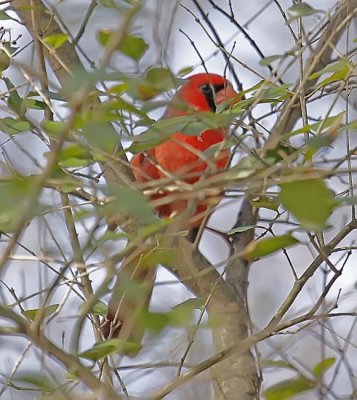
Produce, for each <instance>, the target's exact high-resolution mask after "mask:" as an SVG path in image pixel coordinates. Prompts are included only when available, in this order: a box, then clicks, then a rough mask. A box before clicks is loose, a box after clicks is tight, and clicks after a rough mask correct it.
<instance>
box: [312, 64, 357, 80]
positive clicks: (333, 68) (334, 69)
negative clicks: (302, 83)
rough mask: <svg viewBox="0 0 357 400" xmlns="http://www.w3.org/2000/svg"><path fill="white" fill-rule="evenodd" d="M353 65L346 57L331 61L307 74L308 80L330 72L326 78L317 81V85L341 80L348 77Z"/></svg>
mask: <svg viewBox="0 0 357 400" xmlns="http://www.w3.org/2000/svg"><path fill="white" fill-rule="evenodd" d="M353 69H354V67H353V65H352V63H350V62H349V61H348V60H347V59H341V60H340V61H336V62H333V63H331V64H328V65H326V67H324V68H322V69H321V70H320V71H317V72H315V73H313V74H312V75H310V76H309V80H314V79H317V78H319V77H320V76H321V75H325V74H331V75H330V76H329V77H328V78H326V79H324V80H323V81H322V82H320V83H319V85H318V86H319V87H323V86H326V85H328V84H329V83H331V82H336V81H341V80H345V79H347V78H348V76H349V75H350V74H351V73H352V71H353Z"/></svg>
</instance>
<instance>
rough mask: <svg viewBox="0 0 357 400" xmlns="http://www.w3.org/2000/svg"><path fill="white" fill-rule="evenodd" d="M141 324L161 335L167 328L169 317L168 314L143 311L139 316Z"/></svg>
mask: <svg viewBox="0 0 357 400" xmlns="http://www.w3.org/2000/svg"><path fill="white" fill-rule="evenodd" d="M139 323H140V324H141V325H142V326H143V327H145V328H146V329H149V330H150V331H152V332H156V333H159V332H161V331H162V330H163V329H165V328H166V327H167V325H168V323H169V315H168V313H159V312H152V311H145V312H144V311H142V312H141V313H140V315H139Z"/></svg>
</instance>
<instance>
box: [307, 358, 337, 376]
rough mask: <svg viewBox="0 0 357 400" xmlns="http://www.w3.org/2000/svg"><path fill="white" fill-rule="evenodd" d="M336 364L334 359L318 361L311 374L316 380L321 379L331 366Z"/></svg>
mask: <svg viewBox="0 0 357 400" xmlns="http://www.w3.org/2000/svg"><path fill="white" fill-rule="evenodd" d="M335 362H336V358H335V357H329V358H325V359H324V360H322V361H320V362H319V363H318V364H316V365H315V366H314V368H313V369H312V373H313V374H314V375H315V376H316V378H319V377H321V376H322V375H323V374H324V373H325V372H326V371H327V370H328V369H329V368H331V367H332V365H333V364H334V363H335Z"/></svg>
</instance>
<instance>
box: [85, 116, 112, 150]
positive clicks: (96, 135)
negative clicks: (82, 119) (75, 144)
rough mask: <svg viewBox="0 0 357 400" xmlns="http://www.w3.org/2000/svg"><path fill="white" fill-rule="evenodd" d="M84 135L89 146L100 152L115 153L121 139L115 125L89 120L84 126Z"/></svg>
mask: <svg viewBox="0 0 357 400" xmlns="http://www.w3.org/2000/svg"><path fill="white" fill-rule="evenodd" d="M83 135H84V137H85V138H86V140H87V141H88V144H89V146H90V147H91V148H93V149H96V150H97V152H98V151H99V153H102V152H104V153H109V154H113V152H114V151H115V149H116V148H117V145H118V141H119V137H118V134H117V133H116V131H115V129H114V127H113V126H112V125H111V124H109V123H106V122H104V123H103V122H95V121H92V122H89V123H88V124H86V125H85V126H84V127H83Z"/></svg>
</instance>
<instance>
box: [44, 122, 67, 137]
mask: <svg viewBox="0 0 357 400" xmlns="http://www.w3.org/2000/svg"><path fill="white" fill-rule="evenodd" d="M41 127H42V128H43V129H44V130H45V131H46V133H47V134H48V135H49V136H51V137H53V138H56V137H58V135H59V134H60V133H61V132H63V122H60V121H49V120H47V119H45V120H43V121H42V122H41Z"/></svg>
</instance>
